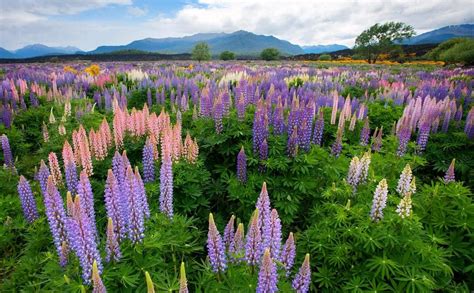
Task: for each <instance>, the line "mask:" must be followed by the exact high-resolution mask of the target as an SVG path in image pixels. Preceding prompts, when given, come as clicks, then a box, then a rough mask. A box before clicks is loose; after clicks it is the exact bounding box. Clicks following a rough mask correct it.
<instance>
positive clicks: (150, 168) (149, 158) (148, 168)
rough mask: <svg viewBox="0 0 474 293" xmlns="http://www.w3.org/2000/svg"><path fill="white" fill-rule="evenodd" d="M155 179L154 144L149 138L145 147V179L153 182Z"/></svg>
mask: <svg viewBox="0 0 474 293" xmlns="http://www.w3.org/2000/svg"><path fill="white" fill-rule="evenodd" d="M154 180H155V164H154V161H153V145H152V143H151V141H150V139H149V138H147V140H146V143H145V146H144V147H143V181H144V182H145V183H146V182H153V181H154Z"/></svg>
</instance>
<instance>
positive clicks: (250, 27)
mask: <svg viewBox="0 0 474 293" xmlns="http://www.w3.org/2000/svg"><path fill="white" fill-rule="evenodd" d="M386 21H402V22H405V23H408V24H411V25H412V26H413V27H414V28H415V30H416V32H417V33H423V32H426V31H429V30H432V29H436V28H440V27H443V26H446V25H455V24H462V23H474V0H451V1H446V0H385V1H383V0H382V1H379V0H319V1H316V0H285V1H284V0H274V1H270V0H255V1H250V0H220V1H219V0H150V1H146V0H0V47H3V48H5V49H8V50H15V49H18V48H20V47H23V46H25V45H29V44H36V43H41V44H45V45H48V46H75V47H78V48H80V49H82V50H87V51H88V50H93V49H95V48H96V47H98V46H101V45H124V44H128V43H130V42H132V41H134V40H138V39H143V38H149V37H150V38H161V37H180V36H185V35H191V34H195V33H209V32H227V33H229V32H234V31H237V30H247V31H250V32H253V33H256V34H263V35H274V36H275V37H278V38H281V39H284V40H288V41H290V42H292V43H294V44H298V45H317V44H335V43H337V44H343V45H347V46H353V45H354V40H355V38H356V37H357V35H358V34H359V33H360V32H362V31H363V30H364V29H366V28H368V27H370V26H371V25H373V24H375V23H377V22H386Z"/></svg>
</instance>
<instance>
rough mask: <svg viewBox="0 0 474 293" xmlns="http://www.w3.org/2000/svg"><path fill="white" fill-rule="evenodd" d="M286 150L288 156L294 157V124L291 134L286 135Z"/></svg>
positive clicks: (296, 144) (296, 133) (296, 150)
mask: <svg viewBox="0 0 474 293" xmlns="http://www.w3.org/2000/svg"><path fill="white" fill-rule="evenodd" d="M286 152H287V154H288V157H290V158H294V157H296V155H297V154H298V130H297V129H296V126H295V127H294V129H293V131H291V135H290V136H288V143H287V145H286Z"/></svg>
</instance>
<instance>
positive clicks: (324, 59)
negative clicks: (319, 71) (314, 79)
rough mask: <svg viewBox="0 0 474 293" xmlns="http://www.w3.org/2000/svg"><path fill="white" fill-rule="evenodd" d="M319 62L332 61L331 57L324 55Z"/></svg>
mask: <svg viewBox="0 0 474 293" xmlns="http://www.w3.org/2000/svg"><path fill="white" fill-rule="evenodd" d="M319 61H331V55H329V54H322V55H321V56H319Z"/></svg>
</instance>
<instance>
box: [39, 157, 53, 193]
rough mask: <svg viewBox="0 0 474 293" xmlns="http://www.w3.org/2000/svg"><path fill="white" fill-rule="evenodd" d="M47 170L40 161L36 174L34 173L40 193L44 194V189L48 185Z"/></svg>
mask: <svg viewBox="0 0 474 293" xmlns="http://www.w3.org/2000/svg"><path fill="white" fill-rule="evenodd" d="M49 175H50V173H49V168H48V166H46V164H45V163H44V161H43V160H41V163H40V168H39V170H38V173H36V178H37V180H38V182H39V184H40V188H41V192H42V193H43V195H44V194H46V187H47V183H48V178H49Z"/></svg>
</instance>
